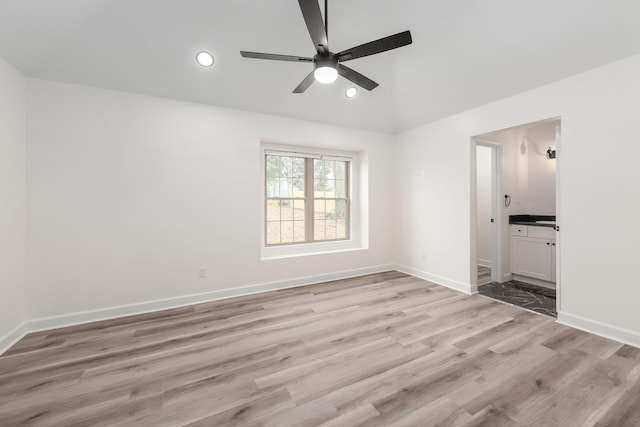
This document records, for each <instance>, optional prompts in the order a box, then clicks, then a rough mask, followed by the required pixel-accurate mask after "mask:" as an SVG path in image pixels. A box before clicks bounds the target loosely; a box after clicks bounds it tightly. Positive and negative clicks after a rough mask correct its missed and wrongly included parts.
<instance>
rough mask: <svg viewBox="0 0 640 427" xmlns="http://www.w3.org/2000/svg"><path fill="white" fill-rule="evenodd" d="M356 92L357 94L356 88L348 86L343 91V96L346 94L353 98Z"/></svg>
mask: <svg viewBox="0 0 640 427" xmlns="http://www.w3.org/2000/svg"><path fill="white" fill-rule="evenodd" d="M357 94H358V88H355V87H350V88H349V89H347V90H346V91H345V93H344V96H346V97H347V98H353V97H354V96H356V95H357Z"/></svg>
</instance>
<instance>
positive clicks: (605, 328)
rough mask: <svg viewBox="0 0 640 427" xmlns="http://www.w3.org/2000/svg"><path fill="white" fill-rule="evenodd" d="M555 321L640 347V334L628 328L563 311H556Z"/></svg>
mask: <svg viewBox="0 0 640 427" xmlns="http://www.w3.org/2000/svg"><path fill="white" fill-rule="evenodd" d="M557 322H558V323H560V324H563V325H566V326H570V327H572V328H575V329H580V330H581V331H585V332H589V333H591V334H594V335H599V336H601V337H603V338H608V339H610V340H614V341H618V342H621V343H624V344H629V345H631V346H634V347H638V348H640V334H639V333H637V332H634V331H630V330H628V329H624V328H619V327H617V326H612V325H608V324H606V323H601V322H596V321H594V320H589V319H585V318H584V317H581V316H576V315H574V314H569V313H566V312H563V311H561V312H559V313H558V320H557Z"/></svg>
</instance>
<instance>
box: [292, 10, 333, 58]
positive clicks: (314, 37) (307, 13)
mask: <svg viewBox="0 0 640 427" xmlns="http://www.w3.org/2000/svg"><path fill="white" fill-rule="evenodd" d="M298 3H299V4H300V10H301V11H302V16H303V17H304V22H305V23H306V24H307V29H308V30H309V35H310V36H311V41H313V45H314V46H315V49H316V51H318V53H319V54H322V55H326V54H328V53H329V42H328V40H327V29H326V28H325V27H324V21H323V20H322V12H321V11H320V4H319V3H318V0H298Z"/></svg>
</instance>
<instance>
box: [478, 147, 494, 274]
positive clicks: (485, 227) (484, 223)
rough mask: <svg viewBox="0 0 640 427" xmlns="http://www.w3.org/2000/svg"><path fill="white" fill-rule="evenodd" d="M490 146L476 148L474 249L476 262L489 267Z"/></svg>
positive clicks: (490, 255)
mask: <svg viewBox="0 0 640 427" xmlns="http://www.w3.org/2000/svg"><path fill="white" fill-rule="evenodd" d="M491 163H492V162H491V148H490V147H483V146H481V145H479V146H478V147H477V148H476V176H477V181H476V185H477V187H476V189H477V191H476V197H477V204H476V224H477V225H476V227H477V228H476V232H477V241H476V250H477V253H476V255H477V258H478V264H480V265H484V266H487V267H491V259H492V254H491V237H492V236H491V193H492V191H491Z"/></svg>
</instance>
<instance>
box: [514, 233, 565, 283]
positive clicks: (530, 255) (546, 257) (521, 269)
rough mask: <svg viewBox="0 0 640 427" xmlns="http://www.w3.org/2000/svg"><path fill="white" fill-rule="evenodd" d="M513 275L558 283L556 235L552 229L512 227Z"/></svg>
mask: <svg viewBox="0 0 640 427" xmlns="http://www.w3.org/2000/svg"><path fill="white" fill-rule="evenodd" d="M511 273H513V274H518V275H520V276H526V277H533V278H535V279H540V280H546V281H548V282H555V281H556V233H555V230H554V229H553V228H552V227H539V226H533V225H517V224H512V225H511Z"/></svg>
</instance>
